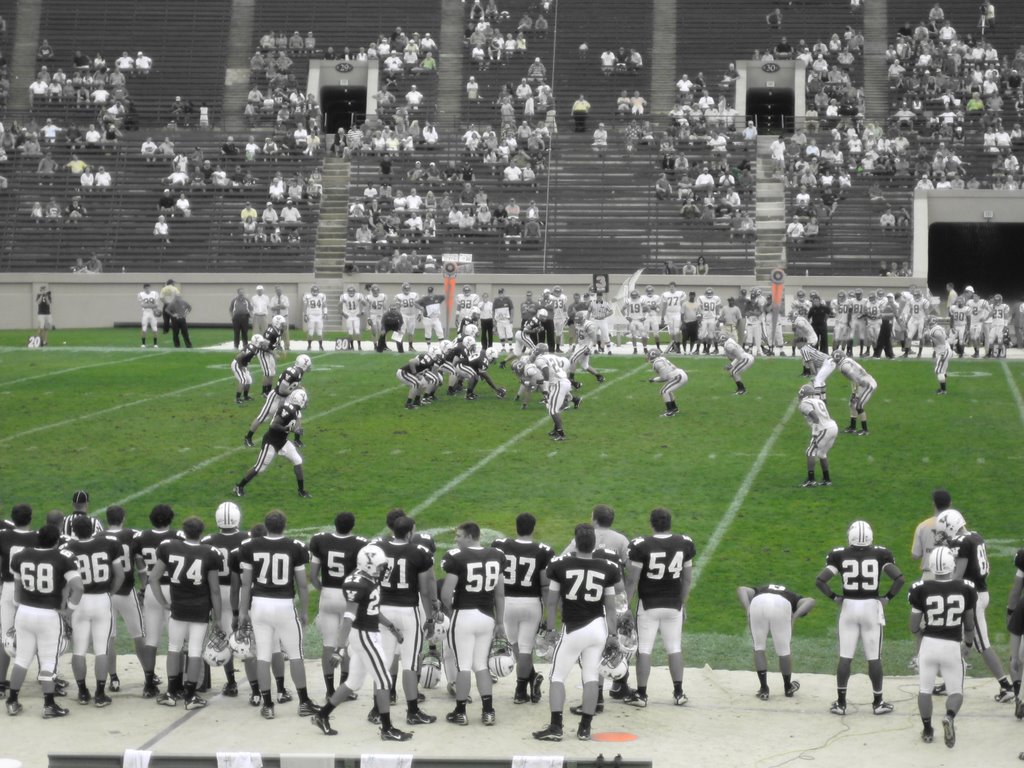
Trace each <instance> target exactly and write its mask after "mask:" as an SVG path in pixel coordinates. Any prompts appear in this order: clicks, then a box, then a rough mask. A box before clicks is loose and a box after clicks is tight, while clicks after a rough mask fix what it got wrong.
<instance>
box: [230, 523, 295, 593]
mask: <svg viewBox="0 0 1024 768" xmlns="http://www.w3.org/2000/svg"><path fill="white" fill-rule="evenodd" d="M238 560H239V562H240V563H241V566H242V571H243V572H244V571H245V570H246V569H251V570H252V596H253V597H277V598H286V599H288V600H291V599H292V598H293V597H295V571H296V570H298V569H299V568H303V567H304V566H305V565H306V563H307V562H309V553H308V552H307V550H306V545H305V544H303V543H302V542H301V541H299V540H298V539H287V538H285V537H283V536H265V537H264V538H261V539H247V540H245V541H243V542H242V544H241V546H239V548H238Z"/></svg>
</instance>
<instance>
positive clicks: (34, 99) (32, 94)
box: [28, 77, 50, 108]
mask: <svg viewBox="0 0 1024 768" xmlns="http://www.w3.org/2000/svg"><path fill="white" fill-rule="evenodd" d="M49 92H50V84H49V83H47V82H46V80H45V79H43V78H41V77H37V78H36V79H35V80H33V81H32V83H31V84H30V85H29V87H28V105H29V107H30V108H32V107H35V106H36V105H37V104H40V103H42V102H44V101H46V100H47V96H48V94H49Z"/></svg>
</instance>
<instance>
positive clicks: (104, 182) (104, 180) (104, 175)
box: [95, 165, 114, 189]
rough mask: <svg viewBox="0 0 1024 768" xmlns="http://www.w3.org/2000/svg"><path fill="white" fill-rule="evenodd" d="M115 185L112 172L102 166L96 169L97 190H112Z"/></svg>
mask: <svg viewBox="0 0 1024 768" xmlns="http://www.w3.org/2000/svg"><path fill="white" fill-rule="evenodd" d="M113 183H114V179H113V177H111V175H110V171H108V170H107V169H106V168H104V167H103V166H102V165H101V166H100V167H99V168H97V169H96V180H95V185H96V188H97V189H110V187H111V186H112V185H113Z"/></svg>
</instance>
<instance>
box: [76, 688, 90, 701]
mask: <svg viewBox="0 0 1024 768" xmlns="http://www.w3.org/2000/svg"><path fill="white" fill-rule="evenodd" d="M77 701H78V703H79V704H88V703H89V702H90V701H92V694H90V693H89V692H88V691H79V692H78V699H77Z"/></svg>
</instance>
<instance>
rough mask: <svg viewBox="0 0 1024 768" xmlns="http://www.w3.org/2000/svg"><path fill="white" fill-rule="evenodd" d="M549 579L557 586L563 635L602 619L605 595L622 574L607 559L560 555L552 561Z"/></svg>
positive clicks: (549, 568)
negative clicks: (560, 598) (560, 601)
mask: <svg viewBox="0 0 1024 768" xmlns="http://www.w3.org/2000/svg"><path fill="white" fill-rule="evenodd" d="M548 579H549V580H550V581H551V583H552V584H558V591H559V594H560V595H561V597H562V624H563V625H564V627H565V631H566V632H573V631H575V630H577V629H579V628H581V627H585V626H586V625H587V624H589V623H590V622H592V621H593V620H594V619H598V618H601V617H602V616H604V596H605V593H606V592H607V591H608V590H610V589H614V587H615V585H616V584H618V583H619V581H620V580H621V575H620V570H619V568H617V567H616V566H615V564H614V563H613V562H612V561H610V560H606V559H604V558H599V557H580V556H579V555H563V556H562V557H556V558H555V559H554V560H552V561H551V564H550V565H549V566H548Z"/></svg>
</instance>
